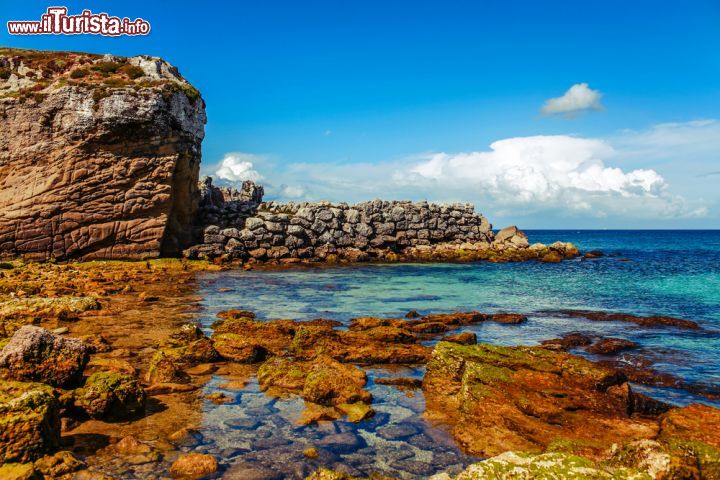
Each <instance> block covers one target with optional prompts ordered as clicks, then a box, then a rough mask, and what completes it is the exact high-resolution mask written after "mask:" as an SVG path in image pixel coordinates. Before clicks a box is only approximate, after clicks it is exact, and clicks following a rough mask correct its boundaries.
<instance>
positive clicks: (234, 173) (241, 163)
mask: <svg viewBox="0 0 720 480" xmlns="http://www.w3.org/2000/svg"><path fill="white" fill-rule="evenodd" d="M262 158H263V157H261V156H259V155H253V154H250V153H237V152H234V153H226V154H225V156H224V157H223V159H222V162H221V163H220V166H219V168H218V169H217V170H216V171H215V175H217V177H218V178H220V179H223V180H228V181H231V182H242V181H245V180H252V181H253V182H259V181H261V180H263V176H262V175H260V173H259V172H258V171H257V170H255V169H254V167H255V164H256V163H258V161H259V160H262Z"/></svg>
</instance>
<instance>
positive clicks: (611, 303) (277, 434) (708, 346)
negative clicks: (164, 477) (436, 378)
mask: <svg viewBox="0 0 720 480" xmlns="http://www.w3.org/2000/svg"><path fill="white" fill-rule="evenodd" d="M528 233H529V236H530V241H531V242H543V243H551V242H552V241H554V240H558V239H561V240H565V241H571V242H573V243H575V244H576V245H578V247H579V248H580V249H581V250H583V251H587V250H590V249H599V250H602V251H604V252H605V253H606V254H608V256H607V257H604V258H601V259H595V260H587V261H582V260H573V261H568V262H563V263H561V264H541V263H534V262H528V263H516V264H514V263H507V264H491V263H478V264H398V265H367V266H359V267H337V268H302V269H301V268H298V269H291V270H283V271H230V272H220V273H205V274H203V275H202V276H201V277H200V280H199V284H200V290H199V291H198V294H199V295H200V296H202V297H204V300H203V301H202V302H201V303H202V306H203V308H204V310H203V312H202V313H201V322H202V323H203V325H204V326H205V327H206V328H208V329H209V326H210V324H211V323H212V321H213V320H214V319H215V314H216V313H217V312H218V311H220V310H224V309H228V308H242V309H248V310H252V311H254V312H256V314H257V316H258V318H260V319H274V318H290V319H297V320H302V319H312V318H318V317H323V318H332V319H337V320H340V321H343V322H347V321H348V320H349V319H351V318H353V317H358V316H387V317H396V316H402V315H404V314H405V313H406V312H407V311H408V310H410V309H416V310H418V311H419V312H420V313H423V314H428V313H441V312H451V311H469V310H477V311H481V312H495V311H509V312H518V313H525V314H527V315H528V316H529V321H528V322H527V323H526V324H523V325H500V324H494V323H486V324H481V325H477V326H473V327H470V328H467V329H466V330H468V331H474V332H476V333H477V335H478V341H479V342H487V343H496V344H504V345H520V344H522V345H534V344H537V343H538V342H540V341H542V340H545V339H550V338H556V337H558V336H560V335H562V334H564V333H567V332H570V331H576V330H579V331H583V332H588V333H593V334H597V335H602V336H614V337H623V338H628V339H631V340H634V341H636V342H638V343H639V344H640V347H641V348H640V349H639V353H641V354H643V355H644V356H646V357H648V358H650V359H651V360H652V361H653V368H655V369H657V370H659V371H662V372H668V373H672V374H674V375H677V376H680V377H681V378H683V379H685V380H687V381H691V382H702V383H704V384H707V385H715V386H717V385H718V384H720V335H719V334H718V333H717V332H720V231H704V232H700V231H633V232H627V231H577V232H576V231H534V232H528ZM220 289H222V290H223V291H222V292H221V291H220ZM226 289H229V291H227V290H226ZM548 309H588V310H608V311H618V312H623V313H631V314H636V315H652V314H662V315H670V316H676V317H680V318H685V319H691V320H695V321H697V322H699V323H700V324H701V325H702V326H703V328H704V330H703V331H700V332H698V331H683V330H678V329H675V328H644V327H639V326H637V325H635V324H629V323H621V322H592V321H589V320H584V319H578V318H564V317H561V316H557V315H551V314H547V313H543V311H544V310H548ZM578 353H581V352H578ZM633 353H635V352H633ZM629 359H630V360H632V357H629ZM368 373H369V376H370V379H371V381H370V384H369V390H370V391H371V392H372V393H373V396H374V397H375V399H376V400H375V401H374V402H373V407H374V408H375V409H376V410H377V412H378V414H377V415H376V416H375V417H374V418H373V419H371V420H369V421H365V422H361V423H359V424H351V423H347V422H335V423H334V424H327V425H321V426H311V427H298V426H297V425H295V423H294V420H295V419H296V418H297V415H298V414H299V412H300V411H301V410H302V407H303V405H302V401H301V400H300V399H288V400H276V399H272V398H270V397H268V396H266V395H264V394H263V393H262V392H260V391H259V389H258V386H257V383H256V382H250V384H249V385H248V386H247V387H246V389H245V390H242V391H240V392H237V391H234V392H228V391H225V390H222V389H221V388H220V387H219V384H221V383H223V380H222V379H221V378H216V379H213V380H212V381H211V382H210V384H209V385H208V386H207V387H206V390H207V391H208V392H211V391H223V392H225V393H228V394H229V395H232V396H233V397H235V400H234V401H233V402H231V403H228V404H225V405H221V406H217V405H213V404H210V403H207V404H206V405H205V412H204V416H203V429H202V433H203V442H202V443H201V444H200V445H199V446H197V447H194V448H195V449H197V450H200V451H213V452H214V453H218V452H222V455H223V456H224V457H225V458H226V459H227V460H228V461H229V463H231V464H235V465H238V466H239V467H238V468H240V467H242V466H243V465H253V466H257V465H265V466H267V467H271V468H273V469H275V470H276V471H277V472H279V474H280V476H279V477H278V478H302V477H303V476H304V475H306V474H307V473H309V472H310V471H311V470H313V469H314V468H316V467H317V466H319V465H323V466H329V467H333V466H335V467H339V466H341V465H342V466H344V468H345V469H346V470H348V471H349V472H351V473H355V474H360V473H362V474H368V473H370V472H372V471H380V472H383V473H386V474H390V475H394V476H396V477H400V478H421V477H426V476H428V475H430V474H432V473H436V472H438V471H441V470H447V469H450V470H451V471H452V470H458V469H459V468H461V467H462V466H463V465H466V464H467V463H470V462H472V461H473V460H474V459H472V458H469V457H466V456H464V455H463V454H462V452H460V451H459V450H458V449H457V448H456V447H455V446H454V444H453V442H452V440H451V439H450V438H449V436H448V434H447V433H446V432H445V430H444V429H443V428H442V427H441V426H433V425H430V424H429V423H427V422H426V421H424V420H423V418H422V411H423V398H422V392H420V391H417V392H414V393H413V394H412V395H408V394H406V393H403V392H401V391H399V390H397V389H396V388H394V387H391V386H382V385H375V384H374V383H373V382H372V379H373V378H375V377H376V376H389V375H403V376H407V375H410V376H416V377H418V378H419V377H421V376H422V374H423V372H422V370H421V369H415V370H410V371H400V372H398V371H395V372H388V371H385V370H382V369H372V370H370V371H369V372H368ZM638 389H639V390H641V391H643V392H645V393H649V394H652V395H653V396H655V397H657V398H660V399H662V400H665V401H669V402H672V403H675V404H678V405H683V404H688V403H692V402H698V401H699V402H704V403H708V404H715V405H716V406H720V405H718V404H717V403H716V402H711V401H709V400H707V399H706V398H704V397H699V396H695V395H693V394H690V393H688V392H685V391H680V390H672V389H659V388H649V387H638ZM400 426H402V427H403V428H399V427H400ZM309 446H316V447H319V448H320V451H321V456H320V458H318V459H317V460H308V459H306V458H304V457H303V455H302V451H303V450H304V449H305V448H307V447H309ZM238 478H240V477H239V476H238Z"/></svg>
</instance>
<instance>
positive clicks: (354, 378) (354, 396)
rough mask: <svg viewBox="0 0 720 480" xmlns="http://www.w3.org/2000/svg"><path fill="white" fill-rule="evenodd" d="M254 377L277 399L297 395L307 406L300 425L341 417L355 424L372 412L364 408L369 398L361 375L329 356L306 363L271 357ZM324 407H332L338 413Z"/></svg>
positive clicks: (365, 379) (370, 396)
mask: <svg viewBox="0 0 720 480" xmlns="http://www.w3.org/2000/svg"><path fill="white" fill-rule="evenodd" d="M257 375H258V381H259V382H260V388H261V389H262V390H264V391H266V392H268V393H270V394H272V395H277V396H285V395H292V394H296V395H301V396H302V397H303V399H305V400H306V402H308V403H309V404H308V408H307V412H305V413H304V414H303V419H302V420H301V423H312V422H314V421H319V420H331V419H332V420H334V419H336V418H339V417H340V416H342V415H343V414H344V415H347V417H348V420H350V421H353V422H357V421H360V420H364V419H365V418H368V417H370V416H372V414H373V413H374V412H373V411H372V409H371V408H370V407H369V406H367V404H369V403H370V402H371V401H372V395H371V394H370V392H368V391H367V390H365V389H364V388H363V387H364V386H365V383H366V382H367V376H366V375H365V372H363V371H362V370H360V369H359V368H357V367H353V366H351V365H344V364H342V363H340V362H337V361H335V360H333V359H332V358H330V357H325V356H319V357H316V358H315V359H313V360H312V361H307V362H303V361H291V360H288V359H285V358H281V357H275V358H272V359H270V360H268V361H267V362H265V363H263V364H262V365H260V368H259V369H258V374H257ZM313 405H318V406H319V408H316V407H314V406H313ZM324 407H335V410H336V412H339V414H338V413H336V412H335V411H332V410H330V411H328V410H327V408H324Z"/></svg>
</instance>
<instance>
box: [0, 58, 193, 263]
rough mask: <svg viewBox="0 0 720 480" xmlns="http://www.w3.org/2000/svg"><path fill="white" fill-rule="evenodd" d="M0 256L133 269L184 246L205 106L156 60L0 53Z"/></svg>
mask: <svg viewBox="0 0 720 480" xmlns="http://www.w3.org/2000/svg"><path fill="white" fill-rule="evenodd" d="M0 118H2V122H0V255H2V256H13V257H17V256H24V257H30V258H37V259H50V258H55V259H68V258H80V259H95V258H105V259H110V258H124V259H136V258H143V257H156V256H161V255H175V254H178V253H179V252H180V251H181V250H182V249H183V248H185V247H187V246H188V245H190V244H191V243H192V241H193V238H192V230H191V228H190V225H191V224H192V221H193V219H194V217H195V214H196V211H197V207H198V199H199V191H198V172H199V164H200V146H201V142H202V139H203V136H204V124H205V121H206V117H205V105H204V102H203V100H202V98H201V97H200V95H199V93H198V91H197V90H195V89H194V88H193V87H192V86H191V85H190V84H189V83H188V82H187V81H186V80H185V79H184V78H183V77H181V76H180V74H179V73H178V71H177V69H176V68H174V67H172V66H171V65H169V64H168V63H166V62H164V61H163V60H161V59H159V58H153V57H146V56H138V57H132V58H123V57H113V56H108V55H106V56H99V55H90V54H79V53H67V52H41V51H29V50H16V49H0Z"/></svg>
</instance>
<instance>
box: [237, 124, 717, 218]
mask: <svg viewBox="0 0 720 480" xmlns="http://www.w3.org/2000/svg"><path fill="white" fill-rule="evenodd" d="M668 125H669V124H664V125H657V126H654V127H651V128H650V129H648V130H646V131H642V132H622V133H621V134H619V135H617V136H614V137H610V138H605V139H603V138H583V137H577V136H571V135H554V136H529V137H513V138H506V139H503V140H498V141H496V142H493V143H492V144H491V145H490V147H489V149H487V150H482V151H476V152H458V153H443V152H440V153H425V154H419V155H414V156H411V157H406V158H403V159H398V160H394V161H389V162H382V163H372V162H366V163H361V162H356V163H285V164H283V165H282V166H280V165H277V166H273V165H270V164H269V163H261V164H260V167H258V162H252V161H251V160H248V159H251V158H253V157H254V156H252V155H250V154H234V155H236V156H237V155H239V156H238V157H237V158H239V159H241V162H243V161H244V162H250V163H251V164H252V165H250V166H249V168H250V170H252V171H253V172H255V174H256V175H257V176H259V177H261V178H263V177H264V179H265V180H263V181H262V183H263V184H264V185H265V187H266V192H267V198H268V199H277V200H308V201H316V200H332V201H347V202H358V201H363V200H369V199H372V198H383V199H409V200H423V199H426V200H430V201H437V202H453V201H462V202H472V203H474V204H475V205H476V206H477V208H478V210H479V211H482V212H484V213H486V214H487V215H488V216H489V217H490V218H491V219H492V218H494V217H496V216H511V217H518V216H528V215H538V216H542V218H547V217H574V218H578V219H584V218H614V219H621V220H622V219H624V220H626V221H627V219H679V218H696V217H704V216H707V215H708V208H707V206H708V203H707V202H706V201H705V200H703V199H702V196H701V195H694V194H693V192H692V190H691V191H686V192H683V194H685V197H683V196H681V195H679V194H677V190H678V189H677V188H671V186H670V184H669V182H668V181H667V180H666V178H665V177H664V176H663V175H661V174H660V173H659V172H658V171H657V169H655V168H654V167H653V166H652V165H653V164H654V163H662V162H658V161H656V162H653V159H655V158H660V157H662V156H663V155H668V154H667V152H668V149H669V148H671V147H670V146H668V142H671V143H672V148H671V150H670V151H671V152H674V154H673V155H675V158H676V159H681V158H683V157H682V155H684V152H686V151H688V150H690V149H695V151H698V152H700V151H703V152H713V151H714V152H717V151H719V150H718V144H720V140H718V138H720V135H719V136H713V135H712V134H713V133H714V132H715V129H720V122H715V121H707V122H706V121H703V122H688V123H683V124H673V126H672V127H669V126H668ZM708 129H711V130H708ZM668 136H669V137H668ZM638 152H642V156H641V157H638ZM226 158H227V156H226ZM663 158H664V157H663ZM675 163H678V162H675ZM223 164H225V161H223ZM633 164H634V165H635V166H634V167H632V166H630V165H633ZM254 169H257V170H259V171H255V170H254ZM710 170H712V169H710ZM707 171H708V170H707V169H705V170H702V171H698V172H691V173H689V174H688V175H690V176H692V178H693V179H695V181H697V173H705V172H707ZM260 172H262V175H260ZM239 176H241V177H244V176H246V175H243V174H241V175H239ZM675 178H677V176H676V177H675ZM695 188H696V187H695ZM686 198H689V199H690V200H687V199H686ZM706 200H707V199H706ZM623 225H628V223H627V222H626V223H624V224H623ZM629 225H632V224H631V223H630V224H629Z"/></svg>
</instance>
